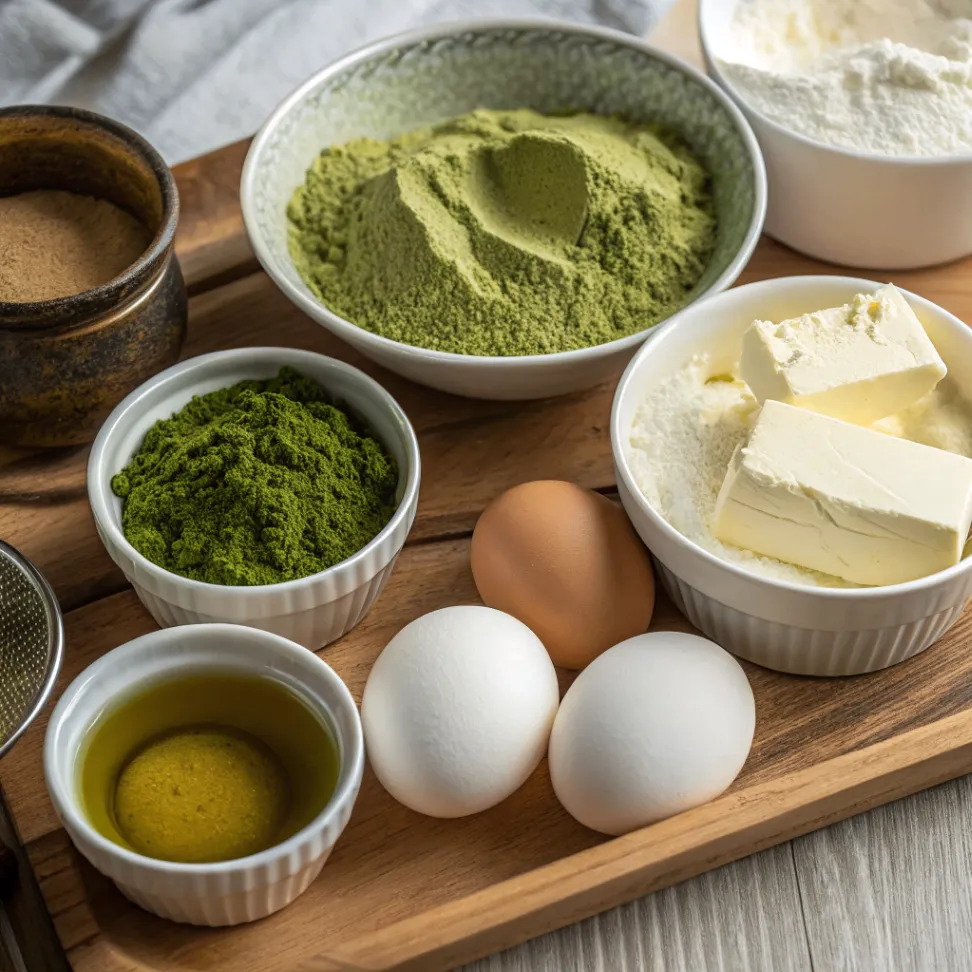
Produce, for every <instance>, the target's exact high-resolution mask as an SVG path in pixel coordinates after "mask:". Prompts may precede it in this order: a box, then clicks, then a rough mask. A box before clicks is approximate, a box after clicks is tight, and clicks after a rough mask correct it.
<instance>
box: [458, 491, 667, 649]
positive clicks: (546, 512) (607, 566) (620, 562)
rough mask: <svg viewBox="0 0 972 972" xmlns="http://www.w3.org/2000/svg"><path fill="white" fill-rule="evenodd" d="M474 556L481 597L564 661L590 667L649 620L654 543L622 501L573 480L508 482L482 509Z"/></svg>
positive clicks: (653, 600) (652, 606) (653, 590)
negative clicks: (647, 542)
mask: <svg viewBox="0 0 972 972" xmlns="http://www.w3.org/2000/svg"><path fill="white" fill-rule="evenodd" d="M470 559H471V564H472V572H473V578H474V579H475V581H476V587H477V588H478V590H479V596H480V597H481V598H482V599H483V601H484V602H485V603H486V604H488V605H489V606H490V607H494V608H497V609H498V610H500V611H505V612H507V613H508V614H512V615H513V616H514V617H515V618H519V619H520V620H521V621H522V622H523V623H524V624H526V625H527V626H528V627H529V628H530V629H531V630H532V631H534V632H535V633H536V634H537V636H538V637H539V638H540V640H541V641H542V642H543V643H544V645H545V646H546V649H547V651H548V652H550V657H551V658H552V659H553V661H554V664H555V665H560V666H562V667H563V668H583V667H584V666H585V665H587V664H589V663H590V661H591V660H592V659H594V658H596V657H597V656H598V655H599V654H601V652H603V651H606V650H607V649H608V648H610V647H611V645H615V644H617V643H618V642H619V641H623V640H624V639H626V638H631V637H633V636H634V635H637V634H641V633H642V632H644V631H645V629H646V628H647V627H648V624H649V622H650V621H651V614H652V610H653V609H654V606H655V582H654V578H653V576H652V572H651V560H650V559H649V557H648V551H647V550H646V549H645V547H644V546H643V544H642V543H641V541H640V540H639V539H638V536H637V534H636V533H635V532H634V529H633V528H632V526H631V524H630V523H629V522H628V518H627V517H626V516H625V514H624V511H623V510H621V509H619V508H618V507H617V506H615V505H614V504H613V503H612V502H611V501H610V500H608V499H605V498H604V497H603V496H601V495H600V494H599V493H595V492H594V491H593V490H590V489H584V488H582V487H580V486H577V485H575V484H574V483H563V482H556V481H552V480H548V481H539V482H532V483H523V484H522V485H520V486H515V487H514V488H513V489H510V490H507V492H505V493H503V494H502V495H501V496H499V497H498V498H497V499H496V500H494V501H493V502H492V503H491V504H490V505H489V506H488V507H487V508H486V510H485V511H484V512H483V514H482V516H481V517H480V518H479V522H478V523H477V524H476V529H475V531H474V533H473V538H472V548H471V551H470Z"/></svg>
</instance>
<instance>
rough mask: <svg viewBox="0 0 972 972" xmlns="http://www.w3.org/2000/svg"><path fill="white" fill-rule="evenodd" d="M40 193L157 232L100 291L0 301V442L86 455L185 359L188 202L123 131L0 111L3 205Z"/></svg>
mask: <svg viewBox="0 0 972 972" xmlns="http://www.w3.org/2000/svg"><path fill="white" fill-rule="evenodd" d="M31 189H63V190H67V191H70V192H77V193H82V194H85V195H89V196H95V197H97V198H100V199H107V200H108V201H109V202H113V203H115V205H117V206H120V207H121V208H122V209H125V210H127V211H128V212H130V213H131V214H132V215H133V216H135V217H136V218H138V219H139V220H140V221H141V222H142V223H144V224H145V225H146V226H148V227H149V228H150V229H151V230H153V231H154V234H155V235H154V238H153V239H152V242H151V243H150V244H149V247H148V249H147V250H146V251H145V252H144V253H143V254H142V255H141V256H140V257H139V258H138V260H136V261H135V263H133V264H132V265H131V266H130V267H129V268H128V269H127V270H125V271H124V273H122V274H121V275H120V276H118V277H116V278H115V279H114V280H112V281H110V282H109V283H106V284H104V285H103V286H101V287H95V288H94V289H93V290H86V291H84V292H83V293H80V294H75V295H73V296H70V297H60V298H57V299H56V300H44V301H37V302H34V303H10V302H4V301H0V440H2V441H4V442H7V443H9V444H11V445H21V446H63V445H77V444H80V443H84V442H90V441H91V440H92V439H93V438H94V437H95V434H96V433H97V431H98V428H99V426H100V425H101V423H102V421H104V419H105V417H106V416H107V415H108V413H109V412H110V411H111V409H112V408H114V406H115V405H117V404H118V402H119V401H120V400H121V399H122V398H124V396H125V395H127V394H128V392H130V391H131V390H132V389H133V388H135V387H136V386H137V385H140V384H141V383H142V382H143V381H144V380H145V379H146V378H149V377H150V376H151V375H154V374H155V373H156V372H158V371H161V370H162V369H163V368H166V367H168V366H169V365H170V364H172V363H173V362H174V361H175V360H176V359H177V358H178V356H179V350H180V348H181V347H182V342H183V340H184V338H185V333H186V316H187V301H186V287H185V283H184V282H183V279H182V272H181V270H180V269H179V262H178V260H177V259H176V257H175V253H174V252H173V243H174V240H175V231H176V223H177V222H178V219H179V195H178V192H177V190H176V185H175V181H174V179H173V178H172V173H171V171H170V170H169V168H168V166H166V164H165V162H164V161H163V160H162V157H161V156H160V155H159V154H158V152H156V151H155V149H153V148H152V146H151V145H149V144H148V142H146V141H145V140H144V139H143V138H141V137H140V136H139V135H137V134H136V133H135V132H133V131H132V130H131V129H129V128H126V127H125V126H124V125H121V124H119V123H118V122H115V121H112V120H111V119H109V118H104V117H102V116H101V115H96V114H94V113H93V112H89V111H81V110H78V109H74V108H58V107H34V106H22V107H16V108H5V109H0V196H8V195H13V194H15V193H18V192H27V191H28V190H31Z"/></svg>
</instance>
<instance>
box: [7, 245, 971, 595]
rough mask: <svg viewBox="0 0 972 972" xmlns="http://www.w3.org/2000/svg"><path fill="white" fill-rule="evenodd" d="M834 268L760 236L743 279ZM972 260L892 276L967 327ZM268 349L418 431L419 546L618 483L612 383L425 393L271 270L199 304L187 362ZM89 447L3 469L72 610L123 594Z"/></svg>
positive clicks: (28, 537) (10, 536) (13, 507)
mask: <svg viewBox="0 0 972 972" xmlns="http://www.w3.org/2000/svg"><path fill="white" fill-rule="evenodd" d="M826 269H827V268H826V267H825V266H824V265H823V264H819V263H817V262H815V261H812V260H809V259H806V258H804V257H800V256H797V255H796V254H794V253H792V252H791V251H790V250H787V249H785V248H784V247H781V246H779V245H778V244H776V243H773V242H772V241H770V240H764V241H763V242H762V243H761V244H760V246H759V247H758V249H757V251H756V254H755V256H754V257H753V260H752V262H751V263H750V265H749V267H748V268H747V269H746V271H745V272H744V274H743V276H742V281H743V282H747V281H752V280H762V279H766V278H768V277H773V276H779V275H781V274H786V273H815V272H825V271H826ZM970 273H972V259H969V260H967V261H964V262H963V263H961V264H957V265H953V266H951V267H938V268H935V269H932V270H923V271H917V272H912V273H899V274H895V275H894V281H895V283H897V284H899V285H900V286H902V287H905V288H908V289H912V290H916V291H918V292H919V293H921V294H922V295H923V296H925V297H927V298H929V299H930V300H934V301H936V302H937V303H940V304H941V305H942V306H944V307H945V308H946V309H947V310H950V311H952V312H953V313H955V314H957V315H958V316H959V317H962V318H963V319H965V320H972V290H970V289H969V288H968V287H966V286H964V285H963V280H964V279H967V278H968V275H969V274H970ZM260 344H269V345H280V346H289V347H297V348H306V349H309V350H313V351H317V352H319V353H322V354H328V355H331V356H333V357H337V358H341V359H343V360H345V361H349V362H350V363H352V364H354V365H356V366H357V367H360V368H362V369H363V370H364V371H366V372H367V373H369V374H371V375H373V376H374V377H375V378H377V379H378V381H379V382H381V383H382V384H383V385H384V386H385V387H386V388H387V389H388V390H389V391H390V392H391V393H392V394H393V395H394V396H395V397H396V398H397V399H398V401H399V402H400V404H401V405H402V407H403V408H404V409H405V411H406V413H407V414H408V416H409V418H410V419H411V421H412V422H413V424H414V425H415V427H416V429H417V431H418V433H419V439H420V445H421V449H422V459H423V465H424V469H423V487H422V495H421V499H420V502H419V511H418V518H417V520H416V523H415V527H414V529H413V532H412V535H411V540H412V541H416V540H428V539H431V538H436V537H443V536H450V535H458V534H463V533H466V532H468V531H469V530H471V529H472V527H473V525H474V524H475V521H476V517H477V516H478V514H479V512H480V511H481V510H482V508H483V507H484V505H485V504H486V503H487V502H488V501H489V500H490V499H492V498H493V497H494V496H496V495H497V494H498V493H500V492H501V491H502V490H504V489H506V488H507V487H508V486H511V485H514V484H516V483H518V482H523V481H524V480H528V479H536V478H552V479H557V478H563V479H572V480H574V481H576V482H579V483H581V484H582V485H585V486H590V487H592V488H594V489H601V490H609V489H612V488H613V485H614V471H613V466H612V461H611V445H610V441H609V437H608V419H609V416H610V411H611V402H612V399H613V396H614V384H615V382H614V381H609V382H606V383H605V384H603V385H600V386H599V387H597V388H595V389H591V390H589V391H587V392H581V393H578V394H576V395H571V396H567V397H565V398H561V399H558V400H557V401H556V406H557V407H556V410H555V411H552V410H551V408H550V402H526V403H516V402H479V401H473V400H471V399H462V398H456V397H454V396H451V395H446V394H443V393H441V392H435V391H432V390H431V389H426V388H421V387H420V386H418V385H415V384H413V383H411V382H409V381H406V380H405V379H403V378H399V377H398V376H396V375H392V374H390V373H389V372H387V371H384V370H383V369H381V368H379V367H378V366H376V365H374V364H372V363H371V362H370V361H367V360H366V359H364V358H363V357H362V356H361V355H360V354H358V352H356V351H355V350H354V349H352V348H350V347H349V346H348V345H346V344H344V342H342V341H339V340H338V339H337V338H335V337H333V336H332V335H331V334H330V333H329V332H328V331H326V330H324V328H322V327H319V326H318V325H317V324H315V323H314V322H313V321H311V320H310V318H308V317H306V316H305V315H304V314H302V313H301V312H300V311H298V310H297V309H296V308H295V307H294V306H293V305H292V304H291V303H290V302H289V301H288V300H287V299H286V298H285V297H284V296H283V295H282V294H281V293H280V292H279V291H278V290H277V289H276V287H275V286H274V285H273V284H272V282H271V281H270V280H269V278H268V277H266V276H265V275H264V274H263V273H256V274H252V275H250V276H247V277H245V278H243V279H241V280H238V281H235V282H233V283H231V284H228V285H226V286H223V287H219V288H216V289H215V290H211V291H209V292H207V293H204V294H202V295H200V296H198V297H196V298H194V299H193V300H192V301H191V304H190V324H189V338H188V341H187V344H186V348H185V351H184V357H190V356H193V355H196V354H203V353H206V352H209V351H214V350H218V349H220V348H229V347H246V346H253V345H260ZM86 458H87V452H86V450H83V449H82V450H74V451H72V452H69V453H67V454H62V455H59V456H57V457H53V456H48V455H46V454H45V455H44V456H43V457H42V458H40V459H38V458H37V457H35V456H33V455H31V456H27V457H26V458H23V459H20V460H19V461H14V462H10V463H8V464H7V465H5V466H3V467H2V468H0V536H3V537H4V539H6V540H7V542H9V543H12V544H13V545H14V546H15V547H18V548H19V549H21V550H22V551H23V553H24V554H25V555H26V556H28V557H29V558H30V559H31V560H33V562H34V563H35V564H37V566H38V567H39V568H40V569H41V570H42V571H43V572H44V573H45V575H46V576H47V578H48V580H50V582H51V583H52V584H53V586H54V589H55V591H56V592H57V594H58V596H59V597H60V599H61V603H62V605H63V606H64V608H65V609H67V610H71V609H73V608H76V607H79V606H81V605H83V604H86V603H89V602H90V601H91V600H93V599H96V598H98V597H104V596H106V595H108V594H111V593H114V592H116V591H118V590H121V589H122V588H123V587H124V579H123V578H122V576H121V573H120V572H119V571H118V570H117V569H116V568H115V566H114V565H113V564H112V563H111V561H110V560H109V559H108V556H107V554H106V553H105V552H104V549H103V547H102V545H101V541H100V540H99V539H98V537H97V534H96V533H95V529H94V523H93V521H92V519H91V513H90V510H89V508H88V501H87V495H86V493H85V486H84V482H85V480H84V474H85V470H84V465H85V462H86Z"/></svg>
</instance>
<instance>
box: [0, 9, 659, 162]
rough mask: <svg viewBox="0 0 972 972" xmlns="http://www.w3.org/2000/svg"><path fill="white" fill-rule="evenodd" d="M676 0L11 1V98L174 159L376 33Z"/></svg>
mask: <svg viewBox="0 0 972 972" xmlns="http://www.w3.org/2000/svg"><path fill="white" fill-rule="evenodd" d="M670 2H671V0H0V104H3V105H12V104H24V103H30V104H38V103H42V104H43V103H47V104H66V105H74V106H77V107H82V108H90V109H92V110H94V111H98V112H101V113H102V114H105V115H110V116H112V117H113V118H117V119H118V120H120V121H122V122H125V123H126V124H128V125H130V126H131V127H132V128H134V129H136V130H137V131H139V132H141V133H142V134H143V135H145V137H146V138H148V139H149V141H151V142H152V143H153V144H154V145H155V146H156V147H157V148H158V149H159V150H160V151H161V152H162V154H163V155H164V156H165V158H166V160H167V161H168V162H170V163H175V162H179V161H181V160H183V159H186V158H189V157H191V156H194V155H199V154H201V153H203V152H206V151H209V150H210V149H213V148H216V147H218V146H219V145H223V144H226V143H227V142H232V141H234V140H236V139H238V138H243V137H245V136H247V135H250V134H252V133H253V132H254V131H256V129H257V128H259V126H260V124H261V123H262V121H263V120H264V118H266V116H267V115H268V114H269V113H270V111H271V110H272V109H273V107H274V106H275V105H276V104H277V103H278V102H279V101H280V100H281V99H282V98H283V97H284V96H285V95H286V94H287V92H288V91H289V90H290V89H291V88H293V87H295V86H296V85H297V84H299V83H300V82H301V81H302V80H304V79H305V78H307V77H309V76H310V75H311V74H313V73H314V72H315V71H317V70H318V69H319V68H321V67H323V66H325V65H326V64H328V63H329V62H331V61H333V60H335V59H336V58H338V57H340V56H341V55H342V54H345V53H346V52H348V51H350V50H353V49H354V48H356V47H358V46H360V45H361V44H364V43H366V42H368V41H371V40H375V39H377V38H379V37H384V36H387V35H389V34H393V33H397V32H398V31H401V30H405V29H408V28H410V27H420V26H423V25H427V24H431V23H435V22H440V21H447V20H457V19H464V18H469V17H502V16H507V17H514V16H515V17H552V18H557V19H563V20H572V21H576V22H580V23H593V24H602V25H605V26H609V27H614V28H617V29H620V30H625V31H629V32H631V33H635V34H639V35H644V34H645V33H646V32H647V31H648V30H649V29H650V28H651V27H652V26H653V25H654V23H655V22H656V21H657V19H658V17H659V16H660V15H661V14H662V13H663V12H664V11H665V9H667V7H668V6H669V4H670Z"/></svg>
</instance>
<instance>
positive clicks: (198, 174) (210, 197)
mask: <svg viewBox="0 0 972 972" xmlns="http://www.w3.org/2000/svg"><path fill="white" fill-rule="evenodd" d="M249 145H250V140H249V139H245V140H244V141H241V142H234V143H233V144H232V145H227V146H224V147H223V148H221V149H217V150H216V151H215V152H210V153H209V154H208V155H204V156H202V157H200V158H198V159H193V160H191V161H189V162H184V163H182V165H177V166H176V167H175V168H174V169H173V170H172V171H173V173H174V175H175V180H176V185H177V186H178V187H179V202H180V206H181V210H180V214H179V231H178V233H177V234H176V253H177V254H178V256H179V262H180V263H181V264H182V272H183V275H184V276H185V278H186V285H187V286H188V288H189V293H190V294H193V293H199V292H201V291H203V290H207V289H211V288H212V287H213V286H215V285H218V284H219V283H226V282H227V281H229V280H232V279H234V278H235V277H240V276H243V275H244V274H247V273H253V272H254V271H255V270H256V269H257V268H258V264H257V261H256V257H255V256H254V255H253V249H252V248H251V246H250V242H249V240H248V239H247V236H246V230H245V229H244V227H243V214H242V212H241V211H240V193H239V187H240V174H241V173H242V171H243V160H244V159H245V158H246V151H247V149H248V148H249Z"/></svg>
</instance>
